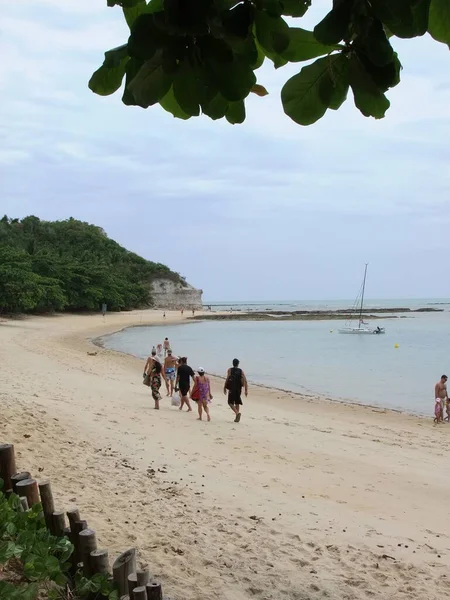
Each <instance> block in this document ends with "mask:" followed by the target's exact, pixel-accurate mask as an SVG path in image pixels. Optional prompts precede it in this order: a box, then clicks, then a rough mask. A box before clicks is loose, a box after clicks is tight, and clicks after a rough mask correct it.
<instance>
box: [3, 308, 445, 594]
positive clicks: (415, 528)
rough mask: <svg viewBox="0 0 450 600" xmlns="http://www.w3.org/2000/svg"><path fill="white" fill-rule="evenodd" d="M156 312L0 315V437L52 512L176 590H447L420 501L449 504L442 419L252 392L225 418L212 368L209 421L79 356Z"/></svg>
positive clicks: (436, 515) (106, 358) (118, 368)
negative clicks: (70, 518) (72, 509)
mask: <svg viewBox="0 0 450 600" xmlns="http://www.w3.org/2000/svg"><path fill="white" fill-rule="evenodd" d="M166 314H167V320H166V321H165V323H166V324H167V325H169V324H178V323H180V322H183V321H182V320H181V319H180V318H179V315H176V314H171V313H168V312H167V313H166ZM141 319H142V320H144V321H145V323H141ZM161 322H162V319H161V314H160V313H159V312H156V311H149V312H146V313H145V314H141V313H138V312H135V313H134V314H130V313H127V314H126V315H123V314H122V315H120V314H119V315H115V316H114V315H109V316H108V317H107V318H106V320H105V321H103V320H102V317H101V316H100V317H98V316H91V317H82V316H79V315H75V316H73V315H64V316H57V317H51V318H46V317H32V318H28V319H24V320H20V321H8V322H2V323H1V324H0V358H1V360H2V364H3V367H4V368H3V371H2V375H3V378H2V383H3V385H2V388H1V390H0V401H1V402H2V417H3V419H2V420H1V421H0V436H1V438H2V439H3V440H4V441H5V442H10V443H13V444H15V446H16V453H17V458H18V466H19V467H22V465H27V466H29V468H30V469H31V470H32V471H33V472H34V473H37V472H39V473H41V476H42V477H44V476H45V477H49V478H50V479H51V480H52V487H54V494H55V498H56V499H57V502H58V505H61V506H70V505H71V504H74V503H76V504H77V506H78V508H79V509H80V510H81V512H82V514H83V515H85V516H86V518H87V519H89V524H90V526H91V527H92V528H93V529H95V530H96V531H97V534H98V541H99V545H100V546H104V547H108V548H109V549H110V551H111V558H112V559H113V558H114V557H115V556H116V555H117V554H118V553H119V551H123V550H126V549H127V548H129V547H131V546H136V547H137V549H138V556H139V564H140V565H149V567H150V570H151V572H152V573H153V574H154V575H155V577H157V578H158V579H160V580H161V581H162V583H163V586H164V587H165V589H166V593H168V594H169V595H170V596H173V597H174V598H177V600H206V599H211V600H248V598H250V597H251V598H253V599H254V600H267V598H268V597H272V598H281V597H283V598H285V599H286V600H298V598H299V595H298V594H299V593H300V594H303V595H305V597H306V595H308V598H310V599H311V600H320V599H321V598H323V597H325V596H327V597H330V598H333V599H336V600H344V599H350V598H351V599H352V600H366V599H367V597H368V596H373V597H390V598H396V597H397V596H399V594H400V593H401V596H402V597H403V598H407V599H408V600H422V598H424V597H426V598H427V600H440V599H441V598H443V597H445V595H446V594H447V593H448V579H447V577H448V574H447V570H448V569H447V565H448V559H449V557H450V532H449V531H448V527H447V525H446V523H445V520H443V518H442V514H441V513H440V512H439V511H431V510H430V508H429V501H430V498H431V497H433V500H434V502H436V503H437V505H439V506H442V505H444V506H445V503H446V501H447V500H448V493H449V481H450V466H449V464H448V460H447V457H446V455H445V453H443V452H442V448H443V447H445V446H446V444H448V435H449V433H450V432H449V430H448V428H447V427H444V426H443V427H434V426H433V425H432V424H431V423H428V422H425V421H424V419H421V418H419V417H414V416H410V415H404V414H398V413H396V412H393V411H389V410H387V411H384V410H383V411H381V410H372V409H370V410H368V407H366V406H357V405H345V404H341V403H340V402H334V401H327V400H322V399H319V398H318V399H316V398H315V397H312V398H307V397H303V398H300V399H299V398H297V397H295V394H291V393H289V394H286V393H282V392H277V391H276V390H273V389H272V390H267V389H263V388H260V387H258V388H256V387H255V389H253V387H252V389H251V393H250V395H249V397H248V398H245V399H244V409H243V419H242V421H241V423H240V424H239V425H236V424H234V423H233V421H232V414H231V411H230V410H229V408H228V406H227V404H226V398H225V397H224V396H223V394H221V389H220V388H221V387H223V380H222V381H221V382H218V381H216V380H215V379H213V378H211V379H212V387H213V395H214V400H213V403H212V409H211V413H212V422H211V423H206V422H203V423H199V422H198V421H196V420H195V415H192V414H188V413H181V412H180V411H178V410H177V409H174V408H173V407H171V406H170V401H169V400H167V399H166V398H164V399H163V401H162V402H161V410H160V411H155V410H154V409H153V406H152V405H153V402H152V400H151V396H150V395H149V391H148V389H147V388H144V386H143V385H142V361H141V360H139V359H137V358H134V357H132V356H130V355H127V354H123V353H119V352H116V351H109V350H106V349H102V348H99V347H98V346H95V348H96V350H98V352H97V354H96V355H95V356H91V355H88V352H91V351H92V347H93V342H92V340H93V339H95V338H96V337H100V336H101V335H106V334H108V333H113V332H114V331H117V330H118V329H121V328H125V327H127V326H129V325H130V324H149V325H150V324H155V325H159V324H161ZM318 400H319V401H318ZM53 484H54V485H53ZM133 523H134V524H137V523H139V526H138V527H134V526H133ZM385 556H389V557H392V558H389V559H386V558H385ZM405 586H407V590H406V587H405ZM399 597H400V596H399Z"/></svg>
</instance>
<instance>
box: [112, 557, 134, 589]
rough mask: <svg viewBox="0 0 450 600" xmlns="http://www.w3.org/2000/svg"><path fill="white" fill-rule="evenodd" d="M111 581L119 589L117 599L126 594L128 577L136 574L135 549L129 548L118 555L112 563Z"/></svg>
mask: <svg viewBox="0 0 450 600" xmlns="http://www.w3.org/2000/svg"><path fill="white" fill-rule="evenodd" d="M112 571H113V579H114V582H115V584H116V585H117V587H118V589H119V597H121V596H126V595H127V592H128V575H130V573H135V572H136V549H135V548H131V549H130V550H127V551H126V552H123V553H122V554H120V555H119V556H118V557H117V558H116V560H115V561H114V563H113V567H112Z"/></svg>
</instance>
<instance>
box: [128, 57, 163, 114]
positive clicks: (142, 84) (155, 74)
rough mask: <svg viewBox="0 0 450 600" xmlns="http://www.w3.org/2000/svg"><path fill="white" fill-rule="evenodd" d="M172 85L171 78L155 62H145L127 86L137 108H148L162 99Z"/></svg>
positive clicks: (157, 62) (159, 64) (156, 61)
mask: <svg viewBox="0 0 450 600" xmlns="http://www.w3.org/2000/svg"><path fill="white" fill-rule="evenodd" d="M171 85H172V77H171V76H170V75H168V74H167V73H166V72H165V71H164V69H163V68H162V65H161V63H160V62H159V61H158V60H157V59H155V60H148V61H146V62H145V63H144V64H143V65H142V67H141V68H140V69H139V71H138V73H137V75H135V77H134V78H133V79H132V80H131V81H130V83H129V84H128V85H127V89H128V91H129V92H131V94H132V96H133V98H134V99H135V101H136V104H137V105H138V106H141V107H142V108H148V107H149V106H153V105H154V104H156V103H157V102H159V101H160V100H161V98H164V96H165V95H166V94H167V92H168V91H169V88H170V86H171Z"/></svg>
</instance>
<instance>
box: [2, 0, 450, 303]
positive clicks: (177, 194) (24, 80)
mask: <svg viewBox="0 0 450 600" xmlns="http://www.w3.org/2000/svg"><path fill="white" fill-rule="evenodd" d="M313 5H314V8H313V9H311V11H310V14H309V15H308V18H307V19H303V20H302V21H301V22H300V21H299V25H300V24H301V23H302V26H303V27H311V26H312V25H313V24H314V23H315V22H317V21H318V20H319V19H320V18H321V16H322V15H324V14H325V13H326V12H327V10H328V7H329V6H330V5H331V0H314V1H313ZM0 8H1V14H2V19H1V23H0V28H1V31H0V50H1V54H2V61H1V63H0V86H1V92H2V100H1V111H0V131H1V138H2V139H1V146H0V186H1V190H0V191H1V195H0V212H1V213H2V214H4V213H7V214H8V216H10V217H20V218H22V217H24V216H26V215H29V214H34V215H36V216H38V217H40V218H42V219H65V218H68V217H70V216H73V217H75V218H78V219H81V220H83V221H88V222H90V223H94V224H96V225H99V226H101V227H103V228H104V229H105V230H106V232H107V233H108V235H109V236H110V237H111V238H113V239H115V240H116V241H118V242H119V243H121V244H122V245H124V246H125V247H127V248H128V249H130V250H133V251H134V252H137V253H139V254H141V255H142V256H144V257H146V258H148V259H151V260H154V261H159V262H163V263H166V264H167V265H169V266H170V267H171V268H173V269H174V270H176V271H178V272H180V273H181V274H182V275H185V276H186V277H187V279H188V281H189V282H191V283H192V284H193V285H195V286H197V287H201V288H203V290H204V298H205V299H206V300H256V299H261V300H268V299H274V300H275V299H280V300H281V299H286V300H288V299H289V300H293V299H321V298H324V299H332V298H351V297H353V296H354V295H356V292H357V291H358V288H359V285H360V279H361V276H362V270H363V265H364V262H370V277H369V282H368V296H369V297H372V298H406V297H419V298H422V297H449V296H450V282H449V278H448V272H449V268H448V262H449V260H450V227H449V226H450V146H449V141H450V53H449V50H448V48H447V47H446V46H445V45H442V44H438V43H436V42H433V41H432V40H431V39H430V38H429V37H428V36H427V37H424V38H422V39H418V40H413V41H407V40H406V41H401V42H399V41H395V48H396V50H398V52H399V54H400V59H401V61H402V63H403V66H404V69H403V74H402V83H401V84H400V86H398V88H397V89H395V90H392V91H391V92H390V93H389V98H390V100H391V102H392V107H391V109H390V110H389V111H388V113H387V117H386V118H385V119H384V120H382V121H374V120H368V119H365V118H364V117H363V116H362V115H361V114H360V113H359V112H358V111H357V110H356V109H355V107H354V105H353V100H352V98H351V97H349V100H348V101H347V103H346V104H345V105H344V107H343V108H342V109H341V110H340V111H338V112H333V111H329V114H327V115H326V117H325V118H324V119H323V120H322V121H320V122H319V123H317V124H316V125H312V126H310V127H308V128H302V127H300V126H298V125H296V124H295V123H293V122H292V121H291V120H290V119H289V118H288V117H286V116H285V115H284V113H283V111H282V107H281V102H280V94H279V92H280V89H281V86H282V84H283V83H284V81H286V80H287V79H288V78H289V77H290V76H291V74H294V73H295V72H297V71H298V70H299V68H300V67H297V68H296V67H295V66H294V67H293V68H291V67H286V68H284V69H280V70H278V71H275V70H274V69H273V67H270V65H267V66H264V67H263V68H262V69H260V70H259V71H258V80H259V82H260V83H262V84H264V85H265V86H266V87H267V88H268V90H269V92H270V95H269V96H267V97H266V98H258V97H252V98H250V100H249V101H248V102H247V115H248V117H247V120H246V122H245V124H244V125H235V126H232V125H229V124H228V123H226V122H213V121H211V120H209V119H208V118H207V117H200V118H197V119H191V120H190V121H187V122H185V121H179V120H176V119H174V118H173V117H172V116H171V115H169V114H168V113H166V112H165V111H164V110H163V109H161V108H160V107H159V106H157V107H153V108H150V109H148V110H142V109H140V108H130V107H125V106H124V105H123V104H122V103H121V96H120V95H119V94H116V95H114V96H110V97H108V98H101V97H99V96H95V95H94V94H92V92H90V91H89V89H88V87H87V82H88V80H89V78H90V75H91V73H92V72H93V71H94V70H95V69H96V68H97V67H98V66H99V65H100V64H101V62H102V60H103V52H104V51H105V50H107V49H109V48H112V47H115V46H118V45H120V44H121V43H124V42H125V41H126V39H127V27H126V25H125V23H124V20H123V17H122V13H121V10H120V9H119V8H117V7H116V8H107V7H106V0H20V1H19V0H16V1H15V2H11V1H10V0H8V1H6V0H0Z"/></svg>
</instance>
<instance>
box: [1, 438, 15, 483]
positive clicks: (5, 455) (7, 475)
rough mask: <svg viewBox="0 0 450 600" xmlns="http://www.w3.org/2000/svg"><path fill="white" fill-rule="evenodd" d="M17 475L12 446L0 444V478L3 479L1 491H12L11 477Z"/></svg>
mask: <svg viewBox="0 0 450 600" xmlns="http://www.w3.org/2000/svg"><path fill="white" fill-rule="evenodd" d="M16 473H17V467H16V457H15V454H14V446H13V445H12V444H0V478H1V479H3V482H4V485H3V491H4V492H8V491H9V490H12V482H11V477H12V476H13V475H15V474H16Z"/></svg>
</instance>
